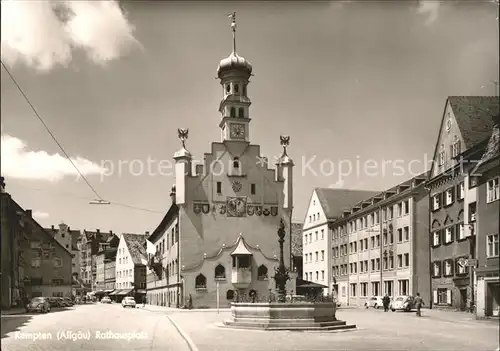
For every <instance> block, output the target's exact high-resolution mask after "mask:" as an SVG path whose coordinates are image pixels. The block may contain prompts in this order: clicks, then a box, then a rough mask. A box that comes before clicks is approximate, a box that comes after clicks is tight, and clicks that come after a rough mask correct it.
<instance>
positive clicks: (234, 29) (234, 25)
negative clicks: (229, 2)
mask: <svg viewBox="0 0 500 351" xmlns="http://www.w3.org/2000/svg"><path fill="white" fill-rule="evenodd" d="M227 17H229V18H230V19H231V28H232V29H233V52H236V12H233V13H230V14H229V15H227Z"/></svg>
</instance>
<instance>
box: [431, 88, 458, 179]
mask: <svg viewBox="0 0 500 351" xmlns="http://www.w3.org/2000/svg"><path fill="white" fill-rule="evenodd" d="M449 101H450V97H449V96H448V97H447V98H446V103H445V104H444V109H443V114H442V116H441V123H440V124H439V130H438V135H437V138H436V143H435V144H434V153H433V155H432V163H431V169H430V170H429V175H428V177H427V180H430V179H431V177H432V174H433V172H434V165H435V162H434V161H435V160H436V156H437V151H438V146H439V137H440V136H441V131H442V130H443V124H444V117H445V114H446V108H447V107H448V105H450V107H451V104H449ZM460 133H462V132H461V131H460Z"/></svg>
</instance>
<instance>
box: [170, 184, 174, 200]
mask: <svg viewBox="0 0 500 351" xmlns="http://www.w3.org/2000/svg"><path fill="white" fill-rule="evenodd" d="M170 200H171V201H172V205H173V204H175V185H172V189H171V191H170Z"/></svg>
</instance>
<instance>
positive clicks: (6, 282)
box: [0, 177, 149, 309]
mask: <svg viewBox="0 0 500 351" xmlns="http://www.w3.org/2000/svg"><path fill="white" fill-rule="evenodd" d="M1 226H2V227H1V231H2V235H1V250H2V255H1V263H2V265H1V272H0V278H1V282H2V284H1V288H0V289H1V294H0V298H1V300H0V304H1V307H2V309H4V308H10V307H14V306H21V304H22V300H23V297H28V298H32V297H37V296H47V297H51V296H54V297H71V296H85V295H87V294H88V293H92V292H93V293H95V294H96V295H99V294H101V295H102V296H103V295H110V296H115V299H116V300H120V299H121V298H123V297H124V296H135V297H136V298H137V299H139V300H140V299H142V298H143V297H145V294H146V265H147V261H146V252H145V248H144V247H145V245H144V244H145V242H146V237H147V236H148V235H149V233H147V232H146V233H145V234H126V233H124V234H121V235H116V234H114V233H113V232H112V231H109V232H101V231H100V230H99V229H97V230H96V231H87V230H83V232H81V231H80V230H74V229H71V228H70V227H69V226H68V225H66V224H64V223H61V224H59V225H58V227H54V226H52V227H51V228H43V227H42V226H41V225H40V224H39V223H38V222H37V221H36V220H35V219H34V218H33V216H32V211H31V210H25V209H23V208H22V207H21V206H20V205H19V204H18V203H17V202H16V201H15V200H14V199H12V196H11V195H10V194H8V193H7V192H6V191H5V181H4V178H3V177H2V178H1Z"/></svg>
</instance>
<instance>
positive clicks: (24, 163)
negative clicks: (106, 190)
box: [1, 134, 105, 182]
mask: <svg viewBox="0 0 500 351" xmlns="http://www.w3.org/2000/svg"><path fill="white" fill-rule="evenodd" d="M1 138H2V142H1V159H2V175H3V176H5V177H12V178H17V179H26V180H47V181H51V182H57V181H59V180H61V179H63V178H64V177H67V176H73V177H75V178H76V179H78V177H79V174H78V172H77V171H76V169H75V168H74V167H73V165H72V164H71V162H69V160H68V159H67V158H66V157H64V156H61V155H59V154H53V155H50V154H48V153H47V152H45V151H43V150H41V151H29V150H27V145H26V143H25V142H24V141H22V140H21V139H18V138H15V137H13V136H10V135H7V134H3V135H2V137H1ZM71 160H72V161H73V163H74V164H75V165H76V166H77V167H78V169H79V170H80V172H81V173H82V174H83V175H91V174H103V173H104V172H105V169H104V168H103V167H101V166H100V165H98V164H96V163H94V162H92V161H89V160H87V159H85V158H81V157H76V158H71Z"/></svg>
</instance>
